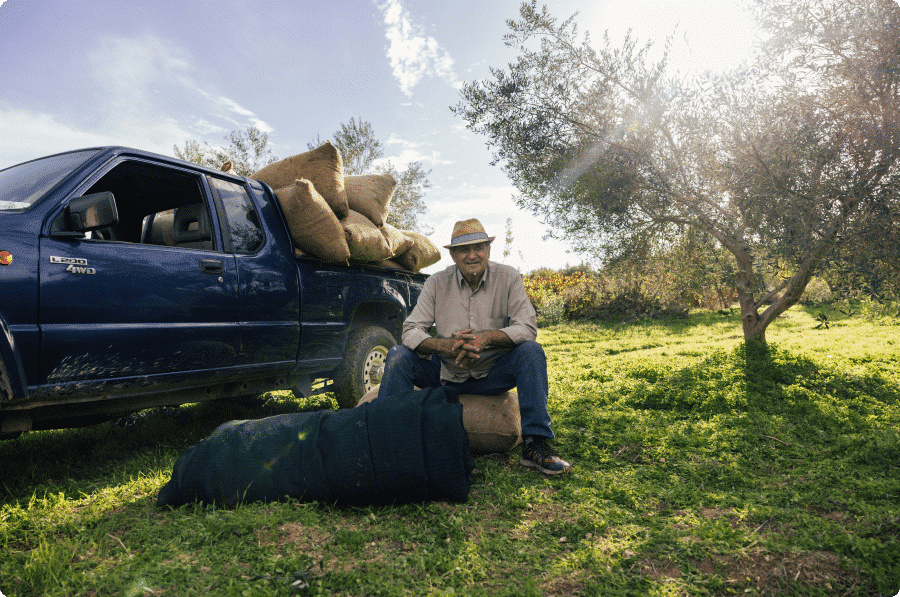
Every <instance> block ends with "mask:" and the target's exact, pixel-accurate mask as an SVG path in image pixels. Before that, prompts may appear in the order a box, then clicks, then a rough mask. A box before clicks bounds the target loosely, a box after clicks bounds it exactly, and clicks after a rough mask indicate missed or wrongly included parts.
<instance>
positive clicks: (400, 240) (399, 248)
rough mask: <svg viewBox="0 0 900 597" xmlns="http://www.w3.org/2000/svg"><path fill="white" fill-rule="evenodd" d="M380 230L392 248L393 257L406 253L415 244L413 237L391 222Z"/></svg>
mask: <svg viewBox="0 0 900 597" xmlns="http://www.w3.org/2000/svg"><path fill="white" fill-rule="evenodd" d="M380 230H381V234H383V235H384V238H385V240H387V243H388V246H389V247H390V249H391V257H394V256H395V255H401V254H403V253H406V252H407V251H409V249H410V248H411V247H412V246H413V242H414V241H413V239H412V237H410V236H407V235H406V234H404V233H403V231H402V230H398V229H397V228H394V227H393V226H391V225H390V224H385V225H384V226H382V227H381V228H380Z"/></svg>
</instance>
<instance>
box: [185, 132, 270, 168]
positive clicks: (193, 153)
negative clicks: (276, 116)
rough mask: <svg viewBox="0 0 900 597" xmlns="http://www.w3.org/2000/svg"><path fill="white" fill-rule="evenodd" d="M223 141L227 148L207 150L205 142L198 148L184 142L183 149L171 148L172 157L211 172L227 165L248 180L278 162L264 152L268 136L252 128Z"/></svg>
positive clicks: (192, 143) (190, 142) (267, 152)
mask: <svg viewBox="0 0 900 597" xmlns="http://www.w3.org/2000/svg"><path fill="white" fill-rule="evenodd" d="M225 140H227V141H229V145H228V146H227V147H211V146H210V145H209V143H207V142H205V141H204V143H203V145H202V146H201V145H200V143H199V142H198V141H194V140H189V141H186V142H185V144H184V149H179V148H178V146H177V145H176V146H174V147H173V149H174V151H175V157H177V158H178V159H181V160H186V161H188V162H194V163H196V164H202V165H204V166H209V167H211V168H221V167H222V166H223V165H224V164H225V162H228V161H231V162H232V164H233V168H234V170H235V172H237V173H238V174H240V175H242V176H250V175H251V174H253V173H254V172H256V171H258V170H261V169H262V168H263V167H264V166H266V165H268V164H271V163H272V162H276V161H278V158H277V157H276V156H274V155H273V154H272V150H270V149H268V148H267V145H268V143H269V135H268V134H267V133H264V132H262V131H260V130H259V129H258V128H256V127H254V126H250V127H247V129H246V130H243V131H231V133H229V134H228V135H227V136H226V137H225Z"/></svg>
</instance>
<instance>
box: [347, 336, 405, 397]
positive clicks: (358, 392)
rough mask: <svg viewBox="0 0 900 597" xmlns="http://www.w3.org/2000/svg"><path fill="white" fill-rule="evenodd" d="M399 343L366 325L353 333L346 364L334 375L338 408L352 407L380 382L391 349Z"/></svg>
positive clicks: (348, 343) (349, 339)
mask: <svg viewBox="0 0 900 597" xmlns="http://www.w3.org/2000/svg"><path fill="white" fill-rule="evenodd" d="M396 343H397V341H396V340H394V337H393V336H391V335H390V333H388V331H387V330H386V329H384V328H380V327H378V326H367V327H363V328H359V329H356V330H353V331H352V332H350V337H349V338H347V349H346V350H345V351H344V361H343V362H342V363H341V365H340V366H339V367H338V369H337V374H336V375H335V376H334V385H335V395H336V397H337V403H338V406H340V407H341V408H353V407H354V406H356V405H357V403H358V402H359V399H360V398H362V397H363V396H365V395H366V393H367V392H368V391H369V390H371V389H372V388H374V387H375V386H377V385H378V384H380V383H381V376H382V375H383V374H384V362H385V360H386V359H387V353H388V350H390V348H391V346H393V345H394V344H396Z"/></svg>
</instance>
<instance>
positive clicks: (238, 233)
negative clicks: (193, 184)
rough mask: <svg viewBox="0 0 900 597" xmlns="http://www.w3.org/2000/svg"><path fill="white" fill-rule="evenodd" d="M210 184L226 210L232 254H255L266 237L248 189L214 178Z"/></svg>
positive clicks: (227, 233)
mask: <svg viewBox="0 0 900 597" xmlns="http://www.w3.org/2000/svg"><path fill="white" fill-rule="evenodd" d="M209 183H210V186H212V188H213V189H214V191H215V192H216V194H217V195H218V196H219V199H220V200H221V202H222V207H224V209H225V219H226V220H227V223H226V224H227V225H226V226H224V229H225V230H224V233H225V234H226V235H229V236H230V240H231V252H232V253H239V254H244V255H249V254H252V253H255V252H256V251H257V250H259V248H260V247H261V246H262V244H263V239H264V235H263V231H262V226H261V225H260V222H259V215H258V214H257V212H256V208H255V207H254V206H253V202H252V201H251V200H250V197H249V196H248V195H247V189H245V188H244V186H243V185H239V184H236V183H234V182H231V181H230V180H224V179H221V178H215V177H213V176H210V177H209Z"/></svg>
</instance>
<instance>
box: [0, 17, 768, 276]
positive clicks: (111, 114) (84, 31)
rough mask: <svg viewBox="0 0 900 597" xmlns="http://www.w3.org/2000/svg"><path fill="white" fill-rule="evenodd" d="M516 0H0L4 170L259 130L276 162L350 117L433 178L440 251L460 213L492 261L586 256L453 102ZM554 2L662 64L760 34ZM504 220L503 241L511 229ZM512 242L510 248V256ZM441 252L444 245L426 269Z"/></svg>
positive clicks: (694, 61)
mask: <svg viewBox="0 0 900 597" xmlns="http://www.w3.org/2000/svg"><path fill="white" fill-rule="evenodd" d="M521 4H522V3H521V1H520V0H454V1H453V2H446V1H438V0H325V1H321V2H312V1H309V0H300V1H297V0H272V1H267V2H260V1H245V2H230V1H228V0H215V1H213V0H177V1H175V0H154V1H146V0H130V1H128V2H121V0H116V1H111V0H100V1H94V0H90V1H87V0H5V1H4V0H0V169H2V168H5V167H7V166H11V165H14V164H17V163H20V162H23V161H26V160H30V159H33V158H37V157H41V156H44V155H50V154H53V153H58V152H61V151H69V150H72V149H79V148H84V147H94V146H99V145H125V146H129V147H136V148H140V149H145V150H149V151H154V152H157V153H161V154H165V155H170V156H172V155H174V149H173V148H174V147H175V146H177V147H179V148H183V147H184V144H185V142H186V141H188V140H196V141H200V142H207V143H209V144H210V145H211V146H226V145H227V144H228V142H227V141H226V139H225V137H226V136H227V135H228V133H229V132H230V131H233V130H244V129H246V128H247V127H248V126H255V127H257V128H259V129H261V130H262V131H264V132H266V133H268V135H269V147H270V149H271V150H272V151H273V153H274V154H275V155H276V156H278V157H280V158H285V157H288V156H291V155H294V154H297V153H302V152H304V151H306V150H307V149H308V148H307V143H310V142H313V141H314V140H316V139H322V140H326V139H329V138H331V137H332V136H333V134H334V132H335V131H337V130H339V128H340V125H341V123H348V122H349V121H350V119H351V118H356V119H357V120H358V121H359V120H364V121H368V122H369V123H371V124H372V127H373V130H374V132H375V136H376V137H377V138H378V139H380V140H381V141H382V143H383V146H384V150H385V159H389V160H390V161H391V162H392V163H393V165H394V166H396V167H397V168H398V169H400V170H403V169H404V168H405V167H406V165H407V164H409V163H410V162H412V161H419V162H421V163H422V165H423V166H424V168H425V169H426V170H430V174H429V176H428V179H429V181H430V182H431V184H432V186H431V188H430V189H428V191H427V193H426V195H425V198H424V200H425V204H426V206H427V210H428V211H427V213H426V214H425V215H424V216H423V217H421V218H420V222H421V223H422V224H423V225H424V226H425V227H427V228H430V229H432V230H433V232H432V234H431V235H430V238H431V240H432V242H434V243H435V245H437V246H439V247H440V246H443V245H445V244H448V243H449V241H450V236H451V233H452V229H453V224H454V222H456V221H457V220H463V219H468V218H471V217H476V218H478V219H479V220H480V221H481V222H482V223H483V224H484V226H485V228H486V230H487V232H488V233H489V234H490V235H492V236H496V237H497V240H496V241H495V242H494V244H493V249H492V254H491V258H492V259H493V260H494V261H501V262H505V263H508V264H510V265H513V266H515V267H517V268H518V269H519V270H520V271H522V272H523V273H527V272H529V271H533V270H535V269H538V268H541V267H547V268H552V269H560V268H563V267H565V266H567V265H578V264H581V263H583V262H589V257H588V256H585V255H580V254H578V253H573V252H571V250H570V247H569V246H568V245H567V244H566V243H565V242H564V241H557V240H551V239H547V238H545V236H546V232H547V231H548V228H547V227H546V226H545V225H544V224H543V223H542V221H541V218H540V215H537V216H536V215H534V214H532V213H530V212H527V211H523V210H522V209H520V208H518V207H517V206H516V204H515V201H514V199H513V197H514V196H515V194H516V189H515V188H514V187H513V186H512V184H511V183H510V181H509V179H508V178H507V177H506V175H505V174H504V172H503V171H502V169H501V167H500V166H499V165H491V158H492V156H491V151H490V149H489V148H488V147H487V146H486V144H485V140H486V139H485V138H484V137H483V136H481V135H478V134H475V133H473V132H471V131H469V130H468V129H466V127H465V122H464V121H463V119H462V118H461V117H458V116H455V115H454V114H452V112H451V111H450V107H451V106H453V105H456V104H458V103H459V101H460V88H461V86H462V85H463V83H466V82H471V81H475V80H485V79H488V78H490V71H489V69H490V67H500V68H502V67H505V66H506V65H507V64H508V63H509V62H512V61H513V60H514V59H515V57H516V54H515V52H514V50H513V49H510V48H507V47H506V46H505V45H504V44H503V35H504V34H505V33H507V31H508V27H507V25H506V21H507V20H508V19H517V18H518V17H519V7H520V6H521ZM549 5H550V7H551V8H550V10H551V14H552V15H553V16H555V17H557V18H558V19H560V20H563V19H565V18H568V17H569V16H572V15H573V14H574V13H576V12H577V13H578V15H577V16H576V17H575V20H576V22H577V23H578V27H579V31H581V32H585V31H587V32H590V34H591V38H592V40H594V42H595V43H598V42H599V41H600V40H601V39H602V36H603V33H604V32H606V33H607V34H608V35H609V37H610V40H611V41H612V42H613V45H616V44H617V43H618V42H621V41H622V40H624V38H625V34H626V32H627V31H628V30H629V29H630V30H631V31H632V34H633V35H634V36H636V37H637V39H638V40H639V41H640V42H641V43H643V42H645V41H653V42H655V44H656V47H661V46H662V45H663V43H664V41H665V38H666V37H667V36H669V35H671V34H673V33H675V37H674V39H675V41H676V43H675V44H674V48H673V61H672V67H673V68H675V69H678V70H680V71H682V72H686V71H689V70H695V71H696V70H702V69H712V70H721V69H723V68H727V67H729V66H731V65H732V64H734V63H736V62H738V61H739V60H740V59H741V58H742V57H743V56H745V55H746V54H747V53H748V52H749V50H750V47H751V44H752V21H751V20H750V17H749V16H748V15H746V14H745V13H743V12H742V11H740V10H738V9H737V8H736V6H735V4H734V2H733V1H732V0H554V1H553V2H552V3H549ZM508 219H511V232H512V242H511V243H510V244H508V245H507V242H506V226H507V220H508ZM506 250H508V253H509V254H508V255H507V256H504V252H505V251H506ZM450 264H451V261H450V258H449V256H448V255H447V252H446V251H444V250H442V257H441V261H439V262H438V263H437V264H435V265H433V266H431V267H430V268H428V269H426V270H425V271H426V272H429V273H430V272H433V271H436V270H439V269H442V268H443V267H446V266H447V265H450Z"/></svg>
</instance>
